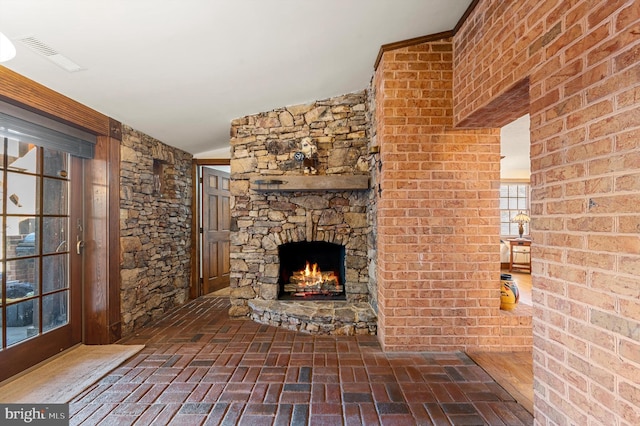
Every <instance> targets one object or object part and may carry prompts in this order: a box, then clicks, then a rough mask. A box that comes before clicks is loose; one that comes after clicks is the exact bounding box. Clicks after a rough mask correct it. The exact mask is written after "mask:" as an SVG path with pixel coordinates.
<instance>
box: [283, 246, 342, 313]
mask: <svg viewBox="0 0 640 426" xmlns="http://www.w3.org/2000/svg"><path fill="white" fill-rule="evenodd" d="M278 256H279V257H280V277H279V279H278V284H279V292H278V298H279V299H283V300H345V298H346V297H345V291H344V277H345V266H344V263H345V248H344V246H342V245H340V244H334V243H327V242H324V241H310V242H309V241H300V242H293V243H286V244H282V245H280V246H279V247H278Z"/></svg>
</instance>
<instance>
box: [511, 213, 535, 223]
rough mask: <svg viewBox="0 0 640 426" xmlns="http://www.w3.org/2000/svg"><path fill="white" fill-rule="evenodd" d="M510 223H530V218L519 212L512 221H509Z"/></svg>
mask: <svg viewBox="0 0 640 426" xmlns="http://www.w3.org/2000/svg"><path fill="white" fill-rule="evenodd" d="M511 221H512V222H517V223H524V222H531V218H530V217H529V215H528V214H526V213H523V212H520V213H518V214H517V215H515V216H514V217H513V219H511Z"/></svg>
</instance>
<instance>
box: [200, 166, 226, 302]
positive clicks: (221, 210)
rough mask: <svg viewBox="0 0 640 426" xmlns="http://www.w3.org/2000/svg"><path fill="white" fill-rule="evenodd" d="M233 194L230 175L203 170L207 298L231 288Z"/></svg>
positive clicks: (203, 244) (205, 168)
mask: <svg viewBox="0 0 640 426" xmlns="http://www.w3.org/2000/svg"><path fill="white" fill-rule="evenodd" d="M230 199H231V194H230V192H229V173H226V172H223V171H220V170H215V169H212V168H209V167H203V168H202V277H203V283H202V284H203V285H202V292H203V294H207V293H211V292H212V291H216V290H220V289H222V288H224V287H228V286H229V269H230V268H229V266H230V259H229V256H230V252H229V247H230V226H231V208H230Z"/></svg>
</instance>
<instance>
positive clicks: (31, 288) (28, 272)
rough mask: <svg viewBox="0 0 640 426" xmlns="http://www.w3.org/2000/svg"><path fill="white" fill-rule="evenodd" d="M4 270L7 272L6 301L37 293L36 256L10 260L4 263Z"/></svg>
mask: <svg viewBox="0 0 640 426" xmlns="http://www.w3.org/2000/svg"><path fill="white" fill-rule="evenodd" d="M5 272H6V274H7V291H6V293H7V303H9V302H10V301H13V300H17V299H23V298H25V297H31V296H35V295H37V294H38V276H39V275H38V259H37V258H33V257H32V258H28V259H18V260H10V261H8V262H7V263H6V271H5ZM10 299H11V300H10Z"/></svg>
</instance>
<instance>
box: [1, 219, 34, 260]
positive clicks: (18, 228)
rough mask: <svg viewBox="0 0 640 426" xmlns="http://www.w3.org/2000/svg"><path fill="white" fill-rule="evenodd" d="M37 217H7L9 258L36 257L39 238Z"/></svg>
mask: <svg viewBox="0 0 640 426" xmlns="http://www.w3.org/2000/svg"><path fill="white" fill-rule="evenodd" d="M38 234H39V233H38V232H37V229H36V218H35V217H17V216H8V217H7V258H14V257H25V256H35V255H37V254H38V253H39V245H38V244H39V241H38V240H39V238H38Z"/></svg>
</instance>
